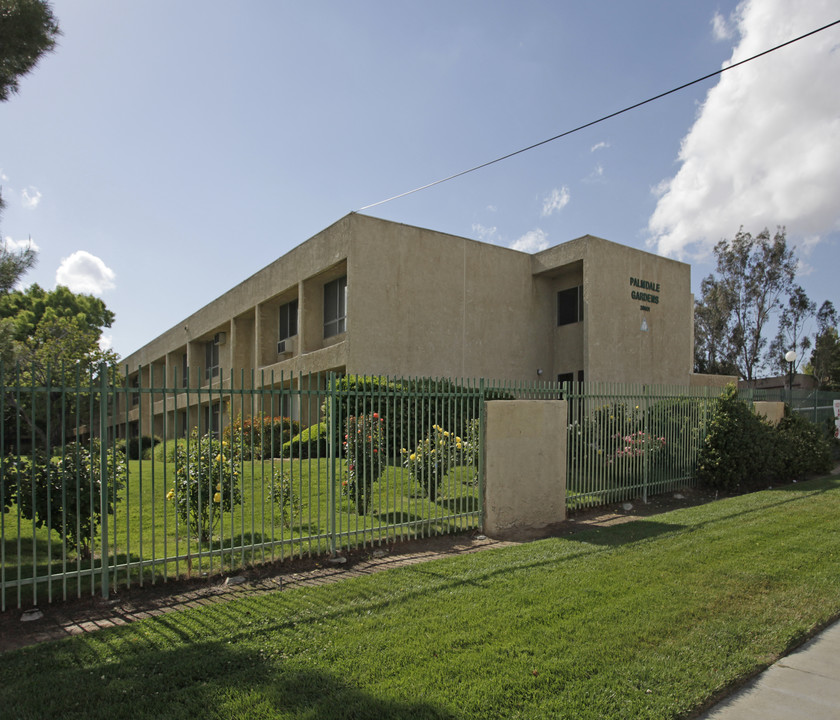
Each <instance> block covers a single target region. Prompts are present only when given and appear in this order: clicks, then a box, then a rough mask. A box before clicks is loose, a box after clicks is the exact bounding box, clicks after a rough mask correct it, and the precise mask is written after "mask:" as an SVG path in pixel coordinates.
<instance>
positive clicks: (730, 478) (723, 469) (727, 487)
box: [697, 385, 774, 492]
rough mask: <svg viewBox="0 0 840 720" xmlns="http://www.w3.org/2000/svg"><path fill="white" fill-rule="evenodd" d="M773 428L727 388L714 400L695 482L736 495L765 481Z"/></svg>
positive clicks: (731, 388) (770, 466)
mask: <svg viewBox="0 0 840 720" xmlns="http://www.w3.org/2000/svg"><path fill="white" fill-rule="evenodd" d="M773 436H774V432H773V426H772V425H770V423H768V422H767V421H766V420H764V419H763V418H760V417H759V416H757V415H756V414H755V413H754V412H753V411H752V409H751V408H750V407H749V406H748V405H747V404H746V403H745V402H744V401H743V400H741V399H740V398H739V397H738V391H737V390H736V389H735V386H734V385H728V386H727V387H726V388H725V390H724V391H723V393H722V394H721V396H720V398H719V399H718V401H717V403H716V406H715V409H714V411H713V414H712V417H711V419H710V421H709V428H708V431H707V433H706V438H705V441H704V443H703V447H702V448H701V449H700V458H699V461H698V465H697V477H698V479H699V480H700V481H701V482H702V483H704V484H706V485H707V486H709V487H710V488H712V489H714V490H722V491H724V492H737V491H739V490H746V489H749V488H751V487H753V486H758V485H761V484H764V483H765V482H766V479H767V476H768V474H769V473H770V471H771V469H772V463H771V455H772V451H773V442H774V437H773Z"/></svg>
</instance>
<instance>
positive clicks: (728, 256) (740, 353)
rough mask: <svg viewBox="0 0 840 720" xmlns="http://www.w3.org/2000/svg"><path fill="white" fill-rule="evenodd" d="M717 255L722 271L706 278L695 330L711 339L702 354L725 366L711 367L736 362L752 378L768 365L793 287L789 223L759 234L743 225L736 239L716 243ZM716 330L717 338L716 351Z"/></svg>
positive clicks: (734, 365)
mask: <svg viewBox="0 0 840 720" xmlns="http://www.w3.org/2000/svg"><path fill="white" fill-rule="evenodd" d="M715 256H716V258H717V277H715V276H713V275H711V276H709V277H708V278H706V280H704V281H703V282H704V291H703V297H702V299H701V301H700V305H701V306H702V307H700V311H699V313H697V316H696V317H697V318H698V319H697V321H696V323H695V327H696V330H695V334H696V336H697V338H698V342H700V343H706V347H705V348H703V346H702V345H701V349H702V351H703V352H702V353H700V354H701V356H702V355H703V354H705V356H706V357H709V358H713V359H715V360H716V361H717V363H718V365H719V366H720V367H719V368H718V369H717V370H715V369H714V368H712V369H710V370H709V371H710V372H715V371H717V372H720V371H721V368H724V367H732V368H735V369H736V370H737V373H738V375H740V376H741V377H742V378H744V379H745V380H749V381H752V380H754V379H755V378H756V376H757V373H758V371H759V370H760V369H761V367H762V365H763V357H764V350H765V347H766V346H767V338H766V337H765V332H766V331H767V329H768V326H769V323H770V321H771V318H772V317H773V315H774V314H775V313H776V312H777V311H779V310H780V309H781V306H782V301H783V299H786V298H787V297H788V296H789V294H790V293H791V291H792V289H793V281H794V278H795V276H796V257H795V255H794V253H793V250H791V249H790V248H788V246H787V238H786V236H785V230H784V228H778V230H777V231H776V233H775V235H773V237H772V238H771V237H770V232H769V230H767V229H766V228H765V229H764V230H762V231H761V232H760V233H759V234H758V235H755V236H753V235H751V234H750V233H748V232H744V230H743V228H741V229H740V230H739V231H738V233H737V234H736V235H735V237H734V238H733V239H732V240H721V241H720V242H719V243H718V244H717V245H715ZM707 315H708V316H710V317H711V318H712V321H710V320H708V319H707ZM724 318H725V322H724ZM704 323H705V324H706V326H704ZM707 326H708V327H707ZM709 328H712V329H713V331H714V332H713V333H711V335H710V330H709ZM710 336H711V337H713V338H715V343H716V344H715V346H714V353H715V354H714V355H713V354H712V348H711V347H710V346H709V343H710ZM695 354H696V355H697V353H695ZM718 358H719V359H718Z"/></svg>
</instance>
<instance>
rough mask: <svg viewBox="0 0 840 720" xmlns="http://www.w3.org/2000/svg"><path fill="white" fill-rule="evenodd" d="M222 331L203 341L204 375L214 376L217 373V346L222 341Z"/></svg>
mask: <svg viewBox="0 0 840 720" xmlns="http://www.w3.org/2000/svg"><path fill="white" fill-rule="evenodd" d="M224 336H225V334H224V333H216V334H215V335H214V336H213V339H212V340H208V341H207V342H206V343H204V368H205V370H204V375H205V377H207V378H208V379H209V378H214V377H217V376H218V375H219V372H220V369H221V368H220V367H219V346H220V345H222V344H223V343H224Z"/></svg>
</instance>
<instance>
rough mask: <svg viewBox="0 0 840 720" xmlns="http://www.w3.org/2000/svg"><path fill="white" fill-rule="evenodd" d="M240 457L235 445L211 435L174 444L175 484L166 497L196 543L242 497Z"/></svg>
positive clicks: (195, 434)
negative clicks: (172, 503)
mask: <svg viewBox="0 0 840 720" xmlns="http://www.w3.org/2000/svg"><path fill="white" fill-rule="evenodd" d="M240 460H241V458H240V456H239V454H238V451H237V449H236V447H235V446H233V445H231V444H230V443H228V442H227V441H219V440H216V439H215V438H213V437H212V436H211V435H209V434H207V435H202V436H201V437H199V435H198V430H193V431H192V433H191V435H190V437H189V440H188V441H187V442H186V443H184V444H183V445H181V444H176V446H175V486H174V487H173V488H172V489H171V490H170V491H169V492H168V493H167V496H166V497H167V499H168V500H171V501H173V502H174V503H175V507H176V510H177V512H178V516H179V517H180V518H181V520H182V521H183V522H185V523H186V524H187V525H188V527H189V529H190V532H191V533H192V534H193V535H194V536H195V537H196V538H197V539H198V541H199V542H200V543H203V542H208V541H209V540H210V538H211V536H212V533H213V530H215V528H216V525H217V524H218V522H219V518H220V517H221V514H222V513H223V512H230V510H231V508H232V507H233V506H234V505H236V504H238V503H239V502H240V501H241V499H242V494H241V492H240V488H239V463H240Z"/></svg>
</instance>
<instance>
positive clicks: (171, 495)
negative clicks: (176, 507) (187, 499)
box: [166, 490, 175, 500]
mask: <svg viewBox="0 0 840 720" xmlns="http://www.w3.org/2000/svg"><path fill="white" fill-rule="evenodd" d="M174 497H175V491H174V490H170V491H169V492H168V493H166V499H167V500H171V499H172V498H174Z"/></svg>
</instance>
